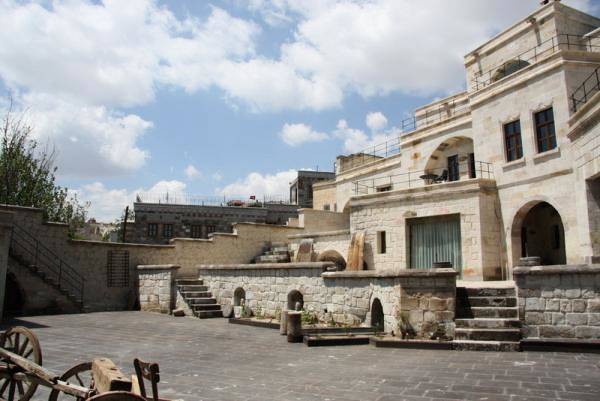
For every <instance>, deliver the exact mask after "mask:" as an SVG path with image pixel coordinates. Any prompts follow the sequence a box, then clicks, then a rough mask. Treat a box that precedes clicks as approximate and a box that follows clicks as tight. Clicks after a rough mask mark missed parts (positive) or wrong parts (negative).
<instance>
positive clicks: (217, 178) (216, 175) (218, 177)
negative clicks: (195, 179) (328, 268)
mask: <svg viewBox="0 0 600 401" xmlns="http://www.w3.org/2000/svg"><path fill="white" fill-rule="evenodd" d="M212 179H213V180H215V181H217V182H218V181H221V180H222V179H223V174H221V173H220V172H218V171H217V172H215V173H213V175H212Z"/></svg>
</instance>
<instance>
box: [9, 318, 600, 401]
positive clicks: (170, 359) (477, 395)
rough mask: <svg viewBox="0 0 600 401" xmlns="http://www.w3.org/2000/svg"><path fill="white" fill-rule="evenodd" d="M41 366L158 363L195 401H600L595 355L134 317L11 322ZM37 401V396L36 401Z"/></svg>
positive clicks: (172, 384)
mask: <svg viewBox="0 0 600 401" xmlns="http://www.w3.org/2000/svg"><path fill="white" fill-rule="evenodd" d="M9 324H23V325H26V326H29V327H31V328H33V329H34V330H35V331H36V333H37V334H38V336H39V337H40V341H41V344H42V352H43V358H44V366H46V367H48V368H49V369H51V370H53V371H57V372H62V371H64V370H66V369H67V368H69V367H70V366H72V365H74V364H76V363H78V362H82V361H86V360H91V359H92V358H94V357H97V356H107V357H109V358H111V359H112V360H113V361H114V362H115V363H117V365H119V366H120V367H121V368H122V369H123V370H124V371H125V372H126V373H128V374H131V373H133V372H132V361H133V358H134V357H136V356H137V357H140V358H142V359H145V360H154V361H158V362H159V364H160V369H161V379H162V381H161V383H160V386H159V392H160V393H161V396H162V397H165V398H179V399H184V400H187V401H198V400H227V401H237V400H240V401H241V400H248V401H250V400H257V401H258V400H262V401H269V400H331V401H336V400H379V401H392V400H393V401H399V400H414V401H417V400H420V401H425V400H440V399H453V400H457V399H460V400H486V401H493V400H512V401H518V400H529V401H536V400H540V401H542V400H544V401H548V400H553V399H560V400H586V401H592V400H593V401H598V400H600V355H594V354H558V353H479V352H457V351H420V350H386V349H376V348H373V347H371V346H367V345H365V346H352V347H326V348H318V347H317V348H308V347H306V346H304V345H303V344H288V343H286V342H285V338H284V337H282V336H280V335H279V333H278V331H276V330H269V329H259V328H253V327H245V326H238V325H231V324H228V323H227V321H226V320H225V319H209V320H198V319H194V318H175V317H171V316H165V315H159V314H152V313H143V312H112V313H93V314H84V315H61V316H39V317H28V318H20V319H18V320H15V321H13V322H9ZM46 396H47V392H45V391H41V390H38V393H37V394H36V397H34V399H36V400H45V399H46Z"/></svg>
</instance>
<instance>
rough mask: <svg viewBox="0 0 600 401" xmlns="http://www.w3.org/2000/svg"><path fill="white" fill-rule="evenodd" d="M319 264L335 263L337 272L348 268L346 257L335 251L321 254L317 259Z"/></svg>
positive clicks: (329, 250)
mask: <svg viewBox="0 0 600 401" xmlns="http://www.w3.org/2000/svg"><path fill="white" fill-rule="evenodd" d="M317 261H318V262H333V263H335V267H336V268H337V270H338V271H339V270H344V269H345V268H346V260H345V259H344V257H343V256H342V255H341V254H340V253H339V252H338V251H335V250H333V249H328V250H326V251H323V252H321V253H320V254H319V257H318V258H317Z"/></svg>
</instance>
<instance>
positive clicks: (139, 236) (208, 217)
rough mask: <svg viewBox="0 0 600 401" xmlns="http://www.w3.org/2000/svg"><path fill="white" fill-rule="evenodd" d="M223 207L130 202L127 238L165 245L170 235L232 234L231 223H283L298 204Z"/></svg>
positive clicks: (293, 215) (231, 204)
mask: <svg viewBox="0 0 600 401" xmlns="http://www.w3.org/2000/svg"><path fill="white" fill-rule="evenodd" d="M228 203H229V206H227V203H226V204H225V205H223V206H211V205H179V204H169V203H144V202H135V203H134V204H133V209H134V216H135V222H134V224H133V225H129V224H128V228H127V229H128V234H127V238H128V239H129V240H130V241H131V242H134V243H138V244H166V243H168V242H169V240H170V239H172V238H208V236H209V235H210V234H212V233H215V232H219V233H231V232H233V224H234V223H265V224H279V225H283V224H286V222H287V221H288V219H290V218H297V217H298V206H297V205H294V204H286V203H261V202H256V201H251V203H247V202H242V201H230V202H228Z"/></svg>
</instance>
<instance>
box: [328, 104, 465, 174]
mask: <svg viewBox="0 0 600 401" xmlns="http://www.w3.org/2000/svg"><path fill="white" fill-rule="evenodd" d="M469 110H470V106H469V103H463V102H455V101H451V102H447V103H441V104H440V105H439V106H438V107H431V108H427V109H426V110H425V111H424V112H421V113H419V114H418V115H417V114H415V115H413V116H412V117H409V118H405V119H404V120H402V121H401V122H400V127H399V128H400V130H401V132H400V135H399V136H397V137H394V138H392V139H388V140H387V141H385V142H382V143H378V144H376V145H373V146H370V147H368V148H365V149H363V150H361V151H359V152H356V153H353V154H351V155H348V156H345V157H344V158H342V160H340V162H341V163H340V165H339V166H338V167H339V168H340V170H339V172H343V171H346V170H349V169H352V168H354V167H358V166H362V165H364V164H367V163H370V162H373V161H375V160H379V159H383V158H386V157H390V156H393V155H397V154H399V153H400V137H401V135H402V134H407V133H410V132H413V131H416V130H417V129H420V128H423V127H426V126H428V125H431V124H435V123H438V122H440V121H444V120H447V119H449V118H451V117H453V116H456V115H460V114H464V113H467V112H468V111H469Z"/></svg>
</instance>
